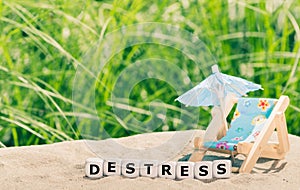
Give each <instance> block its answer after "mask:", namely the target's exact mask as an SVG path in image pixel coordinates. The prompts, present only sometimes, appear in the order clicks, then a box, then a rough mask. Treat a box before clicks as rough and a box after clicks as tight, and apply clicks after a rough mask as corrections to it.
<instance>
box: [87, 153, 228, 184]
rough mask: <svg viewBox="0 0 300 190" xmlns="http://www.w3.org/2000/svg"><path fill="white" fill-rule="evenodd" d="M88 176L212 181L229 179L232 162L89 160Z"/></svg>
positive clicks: (96, 177) (95, 177)
mask: <svg viewBox="0 0 300 190" xmlns="http://www.w3.org/2000/svg"><path fill="white" fill-rule="evenodd" d="M85 173H86V176H87V177H89V178H92V179H98V178H101V177H102V176H111V175H123V176H125V177H129V178H135V177H138V176H144V177H150V178H155V177H161V178H168V179H187V178H197V179H212V178H213V177H215V178H229V177H230V174H231V161H230V160H215V161H201V162H195V163H194V162H173V161H169V162H162V163H160V162H158V161H138V160H120V159H108V160H103V159H100V158H88V159H87V160H86V165H85Z"/></svg>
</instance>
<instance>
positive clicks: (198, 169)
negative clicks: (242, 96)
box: [194, 161, 213, 179]
mask: <svg viewBox="0 0 300 190" xmlns="http://www.w3.org/2000/svg"><path fill="white" fill-rule="evenodd" d="M194 170H195V171H194V172H195V178H197V179H212V178H213V171H212V170H213V163H212V162H211V161H201V162H196V163H195V166H194Z"/></svg>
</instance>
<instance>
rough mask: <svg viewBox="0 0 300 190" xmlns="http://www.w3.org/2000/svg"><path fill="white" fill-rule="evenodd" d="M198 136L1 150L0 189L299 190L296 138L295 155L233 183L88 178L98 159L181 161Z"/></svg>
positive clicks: (266, 163) (263, 162) (262, 164)
mask: <svg viewBox="0 0 300 190" xmlns="http://www.w3.org/2000/svg"><path fill="white" fill-rule="evenodd" d="M199 134H200V135H203V132H201V131H186V132H165V133H149V134H142V135H136V136H132V137H126V138H120V139H108V140H102V141H99V142H93V141H85V140H81V141H69V142H62V143H55V144H51V145H39V146H27V147H14V148H2V149H0V189H143V190H147V189H189V190H191V189H243V190H245V189H272V190H276V189H289V190H293V189H297V190H298V189H300V138H299V137H296V136H293V135H289V140H290V143H291V150H290V152H289V153H288V154H287V156H286V158H285V159H284V160H280V161H277V160H269V159H259V161H258V163H257V164H256V166H255V168H254V169H253V172H252V173H251V174H235V173H233V174H231V178H229V179H213V180H209V181H200V180H197V179H186V180H169V179H161V178H155V179H150V178H146V177H138V178H135V179H129V178H126V177H122V176H112V177H104V178H101V179H97V180H91V179H88V178H86V177H85V176H84V175H85V174H84V162H85V159H86V158H89V157H95V156H101V157H103V158H112V157H118V158H121V159H125V158H131V159H132V158H134V159H158V160H174V161H177V160H178V159H180V158H182V157H184V156H185V155H186V154H189V153H191V151H192V136H194V135H199ZM174 136H175V137H176V138H174ZM180 137H182V138H180ZM178 139H181V140H178ZM172 144H173V145H174V146H172ZM120 145H122V146H120ZM120 147H121V148H120ZM124 147H126V148H124ZM112 148H115V149H116V150H115V151H112ZM147 150H151V151H147ZM147 152H148V153H147ZM216 156H218V157H216ZM220 156H223V155H214V154H212V153H210V154H209V155H208V156H206V157H205V159H207V160H209V159H211V158H222V157H220ZM238 163H239V160H237V164H238Z"/></svg>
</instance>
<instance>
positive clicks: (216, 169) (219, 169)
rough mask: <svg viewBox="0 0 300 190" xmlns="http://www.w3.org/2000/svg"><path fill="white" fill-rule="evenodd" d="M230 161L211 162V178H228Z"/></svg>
mask: <svg viewBox="0 0 300 190" xmlns="http://www.w3.org/2000/svg"><path fill="white" fill-rule="evenodd" d="M230 174H231V161H230V160H215V161H213V176H214V177H215V178H230Z"/></svg>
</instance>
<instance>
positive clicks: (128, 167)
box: [122, 160, 140, 178]
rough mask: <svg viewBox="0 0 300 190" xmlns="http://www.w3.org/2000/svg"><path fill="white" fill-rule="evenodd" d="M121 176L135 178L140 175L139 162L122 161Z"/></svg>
mask: <svg viewBox="0 0 300 190" xmlns="http://www.w3.org/2000/svg"><path fill="white" fill-rule="evenodd" d="M122 175H123V176H126V177H129V178H135V177H138V176H139V175H140V161H138V160H123V161H122Z"/></svg>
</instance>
